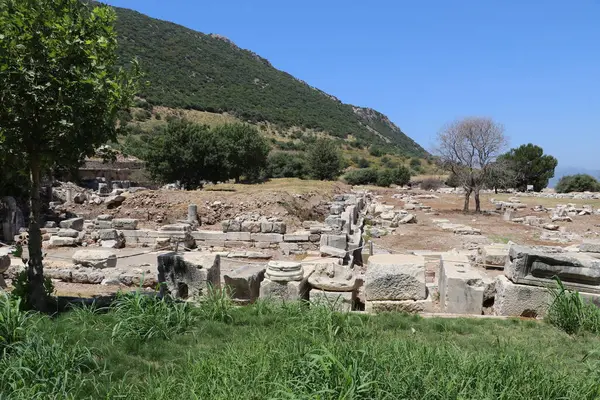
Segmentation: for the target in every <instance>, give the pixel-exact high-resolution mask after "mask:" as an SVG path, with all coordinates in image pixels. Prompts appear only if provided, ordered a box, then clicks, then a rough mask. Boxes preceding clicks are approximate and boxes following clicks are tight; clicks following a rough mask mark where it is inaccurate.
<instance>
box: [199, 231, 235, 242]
mask: <svg viewBox="0 0 600 400" xmlns="http://www.w3.org/2000/svg"><path fill="white" fill-rule="evenodd" d="M191 234H192V237H193V238H194V239H195V240H226V239H227V234H226V233H223V232H219V231H193V232H191Z"/></svg>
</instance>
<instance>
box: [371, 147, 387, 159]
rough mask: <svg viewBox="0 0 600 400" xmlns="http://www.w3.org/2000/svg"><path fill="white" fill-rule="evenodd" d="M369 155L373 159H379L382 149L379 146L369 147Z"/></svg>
mask: <svg viewBox="0 0 600 400" xmlns="http://www.w3.org/2000/svg"><path fill="white" fill-rule="evenodd" d="M369 154H370V155H372V156H373V157H381V156H382V155H383V154H384V152H383V149H382V148H381V147H379V146H371V147H369Z"/></svg>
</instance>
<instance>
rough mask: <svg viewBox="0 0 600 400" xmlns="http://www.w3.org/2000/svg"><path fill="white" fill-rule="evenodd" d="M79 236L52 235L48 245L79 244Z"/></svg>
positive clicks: (69, 245)
mask: <svg viewBox="0 0 600 400" xmlns="http://www.w3.org/2000/svg"><path fill="white" fill-rule="evenodd" d="M77 243H78V241H77V238H70V237H59V236H52V237H50V240H49V241H48V247H71V246H77Z"/></svg>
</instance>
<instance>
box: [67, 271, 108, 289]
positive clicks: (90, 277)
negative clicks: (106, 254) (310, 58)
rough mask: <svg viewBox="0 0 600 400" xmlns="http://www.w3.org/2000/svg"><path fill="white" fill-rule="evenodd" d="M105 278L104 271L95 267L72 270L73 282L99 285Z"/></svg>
mask: <svg viewBox="0 0 600 400" xmlns="http://www.w3.org/2000/svg"><path fill="white" fill-rule="evenodd" d="M103 280H104V273H102V271H98V270H97V269H94V268H78V269H74V270H73V271H71V282H73V283H87V284H92V285H97V284H99V283H101V282H102V281H103Z"/></svg>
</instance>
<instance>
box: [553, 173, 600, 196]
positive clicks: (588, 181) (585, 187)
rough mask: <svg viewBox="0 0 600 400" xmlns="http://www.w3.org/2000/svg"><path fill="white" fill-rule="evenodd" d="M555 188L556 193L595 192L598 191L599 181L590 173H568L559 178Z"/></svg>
mask: <svg viewBox="0 0 600 400" xmlns="http://www.w3.org/2000/svg"><path fill="white" fill-rule="evenodd" d="M555 189H556V191H557V192H558V193H571V192H597V191H600V183H598V181H597V180H596V178H594V177H593V176H591V175H586V174H578V175H569V176H563V177H562V178H560V180H559V181H558V183H557V184H556V188H555Z"/></svg>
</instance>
